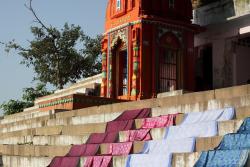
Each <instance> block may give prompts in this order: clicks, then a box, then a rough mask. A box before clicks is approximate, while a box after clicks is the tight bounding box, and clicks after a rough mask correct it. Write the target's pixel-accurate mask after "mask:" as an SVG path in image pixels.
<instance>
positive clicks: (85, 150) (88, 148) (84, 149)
mask: <svg viewBox="0 0 250 167" xmlns="http://www.w3.org/2000/svg"><path fill="white" fill-rule="evenodd" d="M98 149H99V144H82V145H73V146H72V147H71V149H70V151H69V153H68V154H67V155H66V156H67V157H80V156H93V155H96V153H97V151H98Z"/></svg>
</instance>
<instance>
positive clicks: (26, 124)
mask: <svg viewBox="0 0 250 167" xmlns="http://www.w3.org/2000/svg"><path fill="white" fill-rule="evenodd" d="M111 106H112V105H111ZM228 106H234V107H236V110H237V118H245V117H247V116H249V111H248V110H249V106H250V95H247V96H242V97H234V98H228V99H223V100H212V101H206V102H200V103H191V104H185V105H176V106H168V107H156V108H152V116H153V117H155V116H159V115H167V114H170V113H188V112H198V111H205V110H207V109H218V108H224V107H228ZM107 111H108V110H107ZM71 112H72V113H73V112H75V111H70V112H65V113H58V114H60V116H59V117H58V114H56V115H55V116H43V117H40V118H33V119H30V120H23V121H18V122H15V123H8V124H0V133H1V132H2V133H6V132H12V131H19V130H25V129H30V128H39V127H52V126H59V125H64V126H66V125H67V126H68V125H79V126H80V125H83V124H94V123H97V124H98V123H104V122H108V121H111V120H113V119H115V118H116V117H117V116H118V115H120V114H121V113H122V112H121V111H119V112H118V111H117V112H114V113H106V114H102V113H100V114H96V113H95V112H97V111H96V110H95V112H94V111H93V112H90V111H89V112H87V113H84V114H83V113H81V114H83V115H81V116H80V115H79V113H78V116H73V117H72V116H71V115H69V114H72V113H71ZM81 112H83V111H81ZM62 114H63V115H64V117H62Z"/></svg>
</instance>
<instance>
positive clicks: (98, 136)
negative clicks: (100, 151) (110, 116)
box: [86, 132, 118, 144]
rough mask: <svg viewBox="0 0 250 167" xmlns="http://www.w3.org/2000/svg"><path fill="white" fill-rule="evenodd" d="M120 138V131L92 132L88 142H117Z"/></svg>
mask: <svg viewBox="0 0 250 167" xmlns="http://www.w3.org/2000/svg"><path fill="white" fill-rule="evenodd" d="M117 138H118V132H109V133H92V134H91V135H90V136H89V138H88V140H87V142H86V143H87V144H101V143H115V142H116V140H117Z"/></svg>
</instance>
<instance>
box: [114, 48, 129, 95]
mask: <svg viewBox="0 0 250 167" xmlns="http://www.w3.org/2000/svg"><path fill="white" fill-rule="evenodd" d="M113 55H114V56H113V58H112V61H113V62H112V64H113V65H114V66H113V76H112V77H113V90H114V97H117V96H125V95H127V94H128V56H127V49H126V48H123V47H121V46H120V47H118V48H116V49H115V50H114V51H113Z"/></svg>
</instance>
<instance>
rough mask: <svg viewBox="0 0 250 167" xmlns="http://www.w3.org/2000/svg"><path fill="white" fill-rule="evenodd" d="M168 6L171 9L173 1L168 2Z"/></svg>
mask: <svg viewBox="0 0 250 167" xmlns="http://www.w3.org/2000/svg"><path fill="white" fill-rule="evenodd" d="M168 6H169V8H171V9H173V8H174V0H169V1H168Z"/></svg>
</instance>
